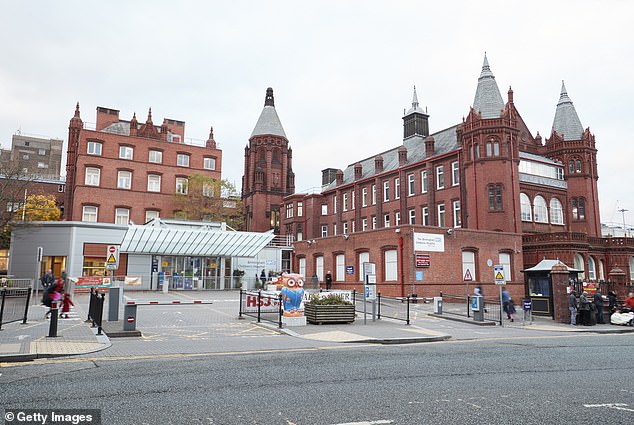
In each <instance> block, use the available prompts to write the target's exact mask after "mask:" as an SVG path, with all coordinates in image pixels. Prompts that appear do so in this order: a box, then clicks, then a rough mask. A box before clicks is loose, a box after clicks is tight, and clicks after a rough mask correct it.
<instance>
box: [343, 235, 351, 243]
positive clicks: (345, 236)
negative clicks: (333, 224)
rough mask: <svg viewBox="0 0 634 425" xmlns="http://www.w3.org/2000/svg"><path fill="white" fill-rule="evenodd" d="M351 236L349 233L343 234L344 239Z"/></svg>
mask: <svg viewBox="0 0 634 425" xmlns="http://www.w3.org/2000/svg"><path fill="white" fill-rule="evenodd" d="M349 237H350V235H349V234H347V233H344V234H343V240H345V241H347V240H348V238H349Z"/></svg>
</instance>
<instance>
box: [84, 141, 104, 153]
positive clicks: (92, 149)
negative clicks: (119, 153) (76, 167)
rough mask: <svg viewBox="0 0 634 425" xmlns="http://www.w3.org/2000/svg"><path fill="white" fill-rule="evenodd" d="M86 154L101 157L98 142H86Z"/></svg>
mask: <svg viewBox="0 0 634 425" xmlns="http://www.w3.org/2000/svg"><path fill="white" fill-rule="evenodd" d="M86 153H87V154H88V155H97V156H101V143H99V142H88V145H87V148H86Z"/></svg>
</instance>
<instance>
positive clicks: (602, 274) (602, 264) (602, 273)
mask: <svg viewBox="0 0 634 425" xmlns="http://www.w3.org/2000/svg"><path fill="white" fill-rule="evenodd" d="M599 280H605V262H604V261H603V260H599Z"/></svg>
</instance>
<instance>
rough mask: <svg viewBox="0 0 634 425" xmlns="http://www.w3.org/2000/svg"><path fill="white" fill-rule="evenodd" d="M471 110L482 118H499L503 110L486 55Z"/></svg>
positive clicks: (502, 102)
mask: <svg viewBox="0 0 634 425" xmlns="http://www.w3.org/2000/svg"><path fill="white" fill-rule="evenodd" d="M473 109H474V110H475V111H476V112H479V113H480V114H481V115H482V118H500V116H501V115H502V109H504V101H503V100H502V95H501V94H500V89H499V88H498V84H497V83H496V82H495V76H494V75H493V72H491V68H490V67H489V61H488V60H487V55H486V53H485V55H484V63H483V64H482V72H481V73H480V78H478V88H477V89H476V94H475V98H474V99H473Z"/></svg>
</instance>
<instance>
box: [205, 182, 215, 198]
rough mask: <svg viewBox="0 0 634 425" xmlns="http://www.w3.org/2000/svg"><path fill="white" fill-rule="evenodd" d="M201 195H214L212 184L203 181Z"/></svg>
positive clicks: (211, 196) (210, 196) (209, 196)
mask: <svg viewBox="0 0 634 425" xmlns="http://www.w3.org/2000/svg"><path fill="white" fill-rule="evenodd" d="M203 196H205V197H207V198H213V197H214V186H213V185H212V184H208V183H203Z"/></svg>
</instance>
